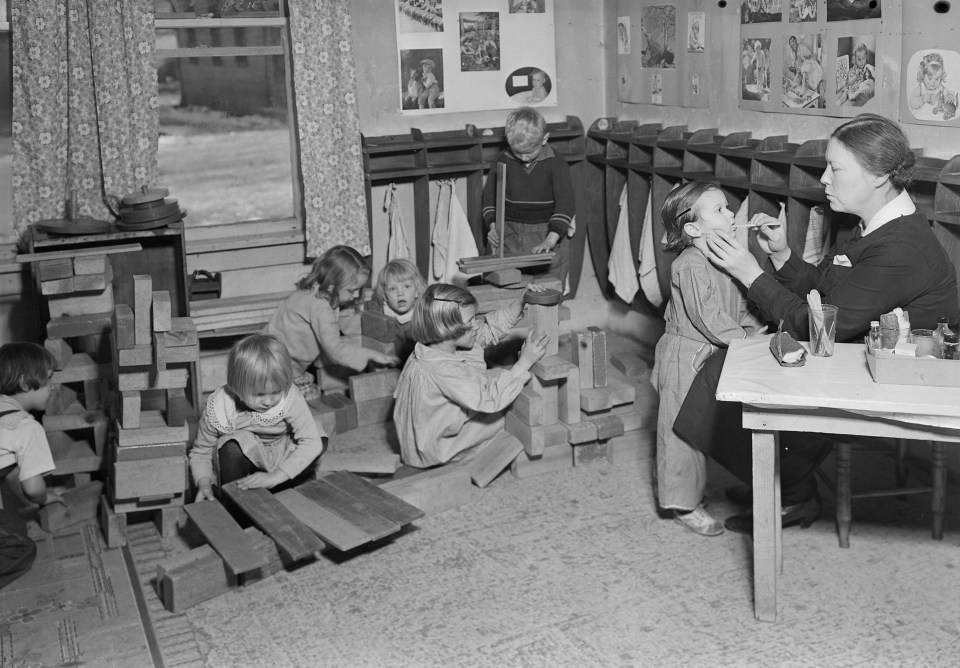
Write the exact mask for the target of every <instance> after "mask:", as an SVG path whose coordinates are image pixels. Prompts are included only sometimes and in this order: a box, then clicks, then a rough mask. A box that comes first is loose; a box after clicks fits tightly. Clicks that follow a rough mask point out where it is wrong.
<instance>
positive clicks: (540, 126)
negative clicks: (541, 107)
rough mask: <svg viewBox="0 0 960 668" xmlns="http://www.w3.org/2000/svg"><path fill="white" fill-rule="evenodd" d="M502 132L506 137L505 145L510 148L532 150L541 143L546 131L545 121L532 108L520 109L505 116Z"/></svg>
mask: <svg viewBox="0 0 960 668" xmlns="http://www.w3.org/2000/svg"><path fill="white" fill-rule="evenodd" d="M503 130H504V134H505V135H506V136H507V143H508V144H510V146H511V147H514V146H516V147H519V148H527V147H530V148H533V147H535V146H539V145H540V143H541V142H542V141H543V135H544V134H546V131H547V121H546V120H545V119H544V118H543V115H542V114H541V113H540V112H539V111H537V110H536V109H534V108H533V107H520V108H519V109H514V110H513V111H511V112H510V114H509V115H508V116H507V123H506V125H505V126H504V128H503Z"/></svg>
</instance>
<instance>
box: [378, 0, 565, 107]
mask: <svg viewBox="0 0 960 668" xmlns="http://www.w3.org/2000/svg"><path fill="white" fill-rule="evenodd" d="M391 1H392V2H393V3H394V6H395V10H396V11H395V15H396V28H397V70H398V78H397V98H398V101H399V107H400V109H401V111H402V113H403V114H411V115H415V114H436V113H444V112H448V111H458V112H459V111H479V110H487V109H509V108H511V107H518V106H556V105H557V99H558V91H557V89H556V71H557V67H556V51H555V37H554V13H553V2H554V0H391Z"/></svg>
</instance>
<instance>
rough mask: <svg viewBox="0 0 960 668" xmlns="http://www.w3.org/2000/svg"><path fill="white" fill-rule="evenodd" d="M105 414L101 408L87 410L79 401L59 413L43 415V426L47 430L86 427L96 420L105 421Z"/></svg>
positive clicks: (68, 429) (69, 429) (67, 429)
mask: <svg viewBox="0 0 960 668" xmlns="http://www.w3.org/2000/svg"><path fill="white" fill-rule="evenodd" d="M106 419H107V416H106V414H105V413H104V411H102V410H92V411H88V410H87V409H86V408H84V407H83V406H81V405H80V404H79V403H76V404H73V405H72V406H69V407H68V408H67V409H66V410H65V411H63V412H62V413H60V414H59V415H44V416H43V418H42V424H43V428H44V429H45V430H48V431H71V430H74V429H87V428H89V427H92V426H93V425H94V424H96V423H98V422H106Z"/></svg>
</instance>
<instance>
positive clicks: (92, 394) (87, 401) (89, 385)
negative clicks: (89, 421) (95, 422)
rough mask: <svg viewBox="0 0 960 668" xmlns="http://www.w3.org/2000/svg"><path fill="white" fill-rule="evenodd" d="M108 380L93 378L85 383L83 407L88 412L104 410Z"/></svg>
mask: <svg viewBox="0 0 960 668" xmlns="http://www.w3.org/2000/svg"><path fill="white" fill-rule="evenodd" d="M106 383H107V379H106V378H93V379H90V380H85V381H83V405H84V407H85V408H86V409H87V410H88V411H92V410H96V409H98V408H104V398H105V395H106V391H107V390H106Z"/></svg>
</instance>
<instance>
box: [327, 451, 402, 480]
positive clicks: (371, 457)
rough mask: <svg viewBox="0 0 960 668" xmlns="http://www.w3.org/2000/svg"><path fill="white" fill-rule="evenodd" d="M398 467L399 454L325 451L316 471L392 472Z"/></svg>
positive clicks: (380, 473) (381, 473)
mask: <svg viewBox="0 0 960 668" xmlns="http://www.w3.org/2000/svg"><path fill="white" fill-rule="evenodd" d="M398 468H400V455H397V454H393V453H381V452H325V453H323V455H322V456H321V457H320V463H319V464H318V466H317V471H352V472H354V473H369V474H379V475H383V474H393V473H395V472H396V470H397V469H398Z"/></svg>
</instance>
